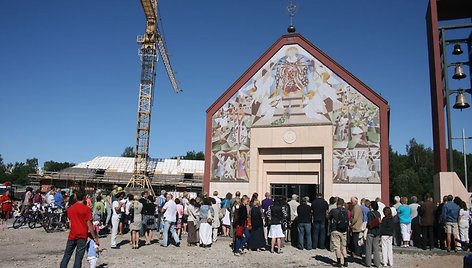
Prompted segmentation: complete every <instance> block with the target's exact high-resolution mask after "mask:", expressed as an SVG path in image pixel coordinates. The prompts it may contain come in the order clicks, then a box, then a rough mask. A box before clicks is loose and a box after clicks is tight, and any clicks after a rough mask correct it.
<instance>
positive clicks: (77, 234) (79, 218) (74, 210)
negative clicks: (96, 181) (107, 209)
mask: <svg viewBox="0 0 472 268" xmlns="http://www.w3.org/2000/svg"><path fill="white" fill-rule="evenodd" d="M76 198H77V202H76V203H75V204H73V205H72V206H70V207H69V209H68V210H67V217H69V221H70V232H69V237H68V238H67V243H66V249H65V251H64V257H63V258H62V261H61V265H60V268H67V264H69V260H70V258H71V257H72V253H74V250H75V249H76V248H77V250H76V251H75V261H74V268H80V267H82V259H83V257H84V254H85V249H86V246H87V237H88V233H89V232H90V233H91V234H92V237H93V240H94V241H95V244H96V245H99V244H100V243H99V241H98V235H97V233H96V232H95V231H94V229H93V225H92V211H91V210H90V208H89V207H87V205H85V204H84V202H83V201H84V199H85V192H84V191H77V193H76Z"/></svg>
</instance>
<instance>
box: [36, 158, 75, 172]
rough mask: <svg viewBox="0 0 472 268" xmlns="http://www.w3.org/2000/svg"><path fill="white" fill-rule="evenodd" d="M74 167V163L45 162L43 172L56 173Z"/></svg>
mask: <svg viewBox="0 0 472 268" xmlns="http://www.w3.org/2000/svg"><path fill="white" fill-rule="evenodd" d="M73 166H75V164H74V163H69V162H55V161H52V160H50V161H46V162H44V166H43V170H44V171H49V172H58V171H61V170H63V169H65V168H68V167H73Z"/></svg>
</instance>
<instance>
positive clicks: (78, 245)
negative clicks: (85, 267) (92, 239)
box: [60, 239, 87, 268]
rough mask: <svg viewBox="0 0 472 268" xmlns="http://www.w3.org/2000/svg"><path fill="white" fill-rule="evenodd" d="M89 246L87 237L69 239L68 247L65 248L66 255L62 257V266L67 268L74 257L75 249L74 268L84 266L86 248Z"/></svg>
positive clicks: (61, 267)
mask: <svg viewBox="0 0 472 268" xmlns="http://www.w3.org/2000/svg"><path fill="white" fill-rule="evenodd" d="M86 247H87V240H86V239H77V240H67V243H66V249H65V250H64V257H62V261H61V265H60V268H67V264H69V260H70V258H71V257H72V254H73V253H74V249H75V260H74V266H73V267H74V268H80V267H82V259H83V258H84V254H85V248H86Z"/></svg>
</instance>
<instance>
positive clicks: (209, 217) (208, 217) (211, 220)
mask: <svg viewBox="0 0 472 268" xmlns="http://www.w3.org/2000/svg"><path fill="white" fill-rule="evenodd" d="M207 223H208V224H213V217H212V216H211V213H210V210H209V209H208V214H207Z"/></svg>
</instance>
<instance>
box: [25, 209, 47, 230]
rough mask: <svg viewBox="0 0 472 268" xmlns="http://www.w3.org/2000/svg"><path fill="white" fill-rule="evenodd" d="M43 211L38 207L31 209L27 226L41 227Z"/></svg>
mask: <svg viewBox="0 0 472 268" xmlns="http://www.w3.org/2000/svg"><path fill="white" fill-rule="evenodd" d="M43 213H44V212H43V211H41V210H40V209H36V210H33V211H32V213H31V215H30V218H29V221H28V227H29V228H31V229H34V228H38V227H42V226H43Z"/></svg>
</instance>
